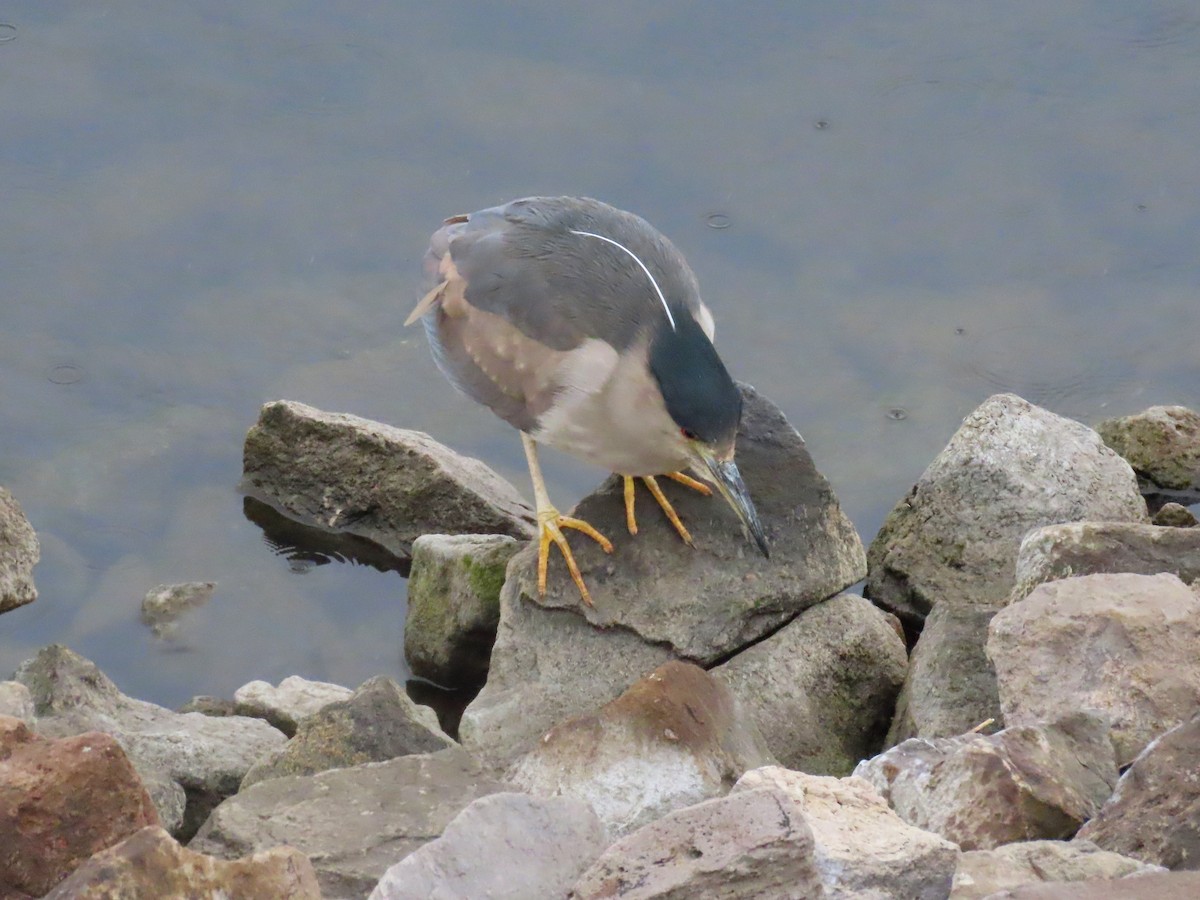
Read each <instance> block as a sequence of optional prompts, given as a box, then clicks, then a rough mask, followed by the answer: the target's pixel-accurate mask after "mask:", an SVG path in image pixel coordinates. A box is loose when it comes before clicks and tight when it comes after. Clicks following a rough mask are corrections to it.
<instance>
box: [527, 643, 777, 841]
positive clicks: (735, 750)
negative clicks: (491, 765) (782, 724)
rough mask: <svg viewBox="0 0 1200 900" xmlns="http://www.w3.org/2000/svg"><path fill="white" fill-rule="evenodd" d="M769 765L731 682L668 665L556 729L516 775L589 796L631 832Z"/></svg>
mask: <svg viewBox="0 0 1200 900" xmlns="http://www.w3.org/2000/svg"><path fill="white" fill-rule="evenodd" d="M772 762H774V760H773V759H772V757H771V754H770V752H769V751H768V750H767V748H766V745H765V744H764V742H763V739H762V736H761V735H760V734H759V733H758V729H757V728H756V727H755V725H754V722H753V720H752V719H750V717H749V716H748V715H746V713H745V712H744V711H743V710H741V708H740V707H739V704H738V702H737V700H736V699H735V698H734V697H733V694H732V693H731V692H730V691H729V688H727V687H726V686H725V685H724V684H722V683H720V682H718V681H717V680H716V679H714V678H712V677H711V676H709V675H708V673H707V672H705V671H704V670H703V669H701V668H699V667H698V666H694V665H692V664H690V663H683V662H669V663H667V664H665V665H663V666H661V667H659V668H658V669H655V670H654V672H652V673H651V674H650V675H648V676H646V677H645V678H643V679H642V680H641V681H639V682H637V683H636V684H634V685H632V686H631V687H630V688H629V690H627V691H626V692H625V693H624V694H622V695H621V696H620V697H618V698H617V699H616V700H613V701H612V702H611V703H608V704H606V705H605V706H604V707H602V708H601V709H599V710H597V711H596V712H595V713H594V714H592V715H589V716H583V717H580V718H578V719H573V720H571V721H569V722H564V723H563V724H561V725H557V726H555V727H554V728H553V729H551V730H550V731H549V732H547V734H546V735H545V736H544V737H543V738H542V739H541V741H540V742H539V743H538V745H537V746H536V747H535V748H534V749H533V750H531V751H530V752H529V753H528V754H526V755H525V756H524V757H522V758H521V759H520V760H518V761H517V763H516V764H515V765H514V766H513V768H512V770H511V772H510V773H509V778H510V780H511V781H512V782H513V783H514V784H516V785H518V786H520V787H521V788H523V789H524V790H527V791H529V792H530V793H533V794H536V795H539V796H559V795H561V796H567V797H575V798H577V799H579V800H583V801H585V802H586V803H588V804H589V805H590V806H591V808H592V809H593V810H594V811H595V813H596V815H598V816H599V817H600V820H601V821H602V822H604V824H605V826H606V827H607V828H608V830H609V831H610V833H613V834H626V833H628V832H630V831H632V830H634V829H636V828H639V827H640V826H642V825H644V824H646V823H647V822H649V821H652V820H654V819H657V818H659V817H661V816H663V815H665V814H666V813H668V812H670V811H671V810H673V809H678V808H680V807H682V806H687V805H688V804H689V803H695V802H697V801H700V800H705V799H707V798H709V797H714V796H717V795H719V794H723V793H724V792H725V791H726V790H728V789H729V786H730V785H731V784H733V782H734V781H735V780H736V779H737V778H738V776H740V775H741V774H742V773H743V772H744V771H746V770H747V769H753V768H757V767H759V766H762V765H767V764H769V763H772Z"/></svg>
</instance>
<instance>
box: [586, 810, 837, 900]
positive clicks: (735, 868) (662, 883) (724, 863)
mask: <svg viewBox="0 0 1200 900" xmlns="http://www.w3.org/2000/svg"><path fill="white" fill-rule="evenodd" d="M814 857H815V849H814V845H813V834H812V830H811V829H810V828H809V826H808V823H807V822H806V821H805V818H804V811H803V809H802V808H801V806H800V804H798V803H797V802H796V801H795V800H794V799H793V798H792V797H791V796H790V795H789V794H788V793H787V792H786V791H784V790H781V789H780V788H778V787H764V788H759V789H757V790H745V791H739V792H738V793H736V794H730V795H729V796H727V797H720V798H717V799H714V800H706V801H705V802H703V803H697V804H696V805H695V806H689V807H686V808H685V809H680V810H677V811H675V812H673V813H671V814H669V815H667V816H665V817H663V818H661V819H659V820H658V821H656V822H651V823H650V824H649V825H646V826H645V827H643V828H641V829H639V830H638V831H635V832H634V833H633V834H631V835H628V836H626V837H624V838H622V839H621V840H619V841H617V842H616V843H615V844H613V845H612V846H611V847H609V848H608V849H607V850H605V851H604V853H603V854H602V855H601V856H600V858H599V859H598V860H596V862H595V863H594V864H593V865H592V866H591V868H589V869H588V870H587V871H586V872H584V874H583V876H582V877H581V878H580V879H579V881H578V882H576V884H575V887H574V888H573V889H572V890H571V893H570V898H571V900H601V898H603V900H610V898H611V900H649V898H662V900H668V898H669V900H686V898H692V897H696V898H700V897H720V898H722V900H740V898H745V900H757V898H764V897H770V898H772V900H784V898H794V900H819V898H824V897H825V890H824V887H823V885H822V881H821V876H820V874H819V872H818V871H817V861H816V859H815V858H814Z"/></svg>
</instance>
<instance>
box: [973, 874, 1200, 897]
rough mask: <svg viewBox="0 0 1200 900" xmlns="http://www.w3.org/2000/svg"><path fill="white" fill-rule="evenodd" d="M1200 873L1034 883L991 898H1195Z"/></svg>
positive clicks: (1199, 883) (1197, 891)
mask: <svg viewBox="0 0 1200 900" xmlns="http://www.w3.org/2000/svg"><path fill="white" fill-rule="evenodd" d="M1196 897H1200V872H1165V873H1162V874H1159V873H1152V874H1150V875H1138V876H1137V877H1136V878H1121V879H1118V880H1116V881H1110V880H1108V879H1101V880H1098V881H1077V882H1074V883H1069V884H1060V883H1055V884H1035V885H1026V886H1025V887H1019V888H1015V889H1013V890H1011V891H1000V892H998V893H995V894H992V896H991V897H989V898H988V900H1195V898H1196Z"/></svg>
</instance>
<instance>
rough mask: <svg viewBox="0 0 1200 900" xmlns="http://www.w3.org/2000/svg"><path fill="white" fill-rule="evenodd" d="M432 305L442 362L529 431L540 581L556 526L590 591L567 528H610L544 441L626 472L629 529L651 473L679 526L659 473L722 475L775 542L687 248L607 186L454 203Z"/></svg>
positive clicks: (438, 249)
mask: <svg viewBox="0 0 1200 900" xmlns="http://www.w3.org/2000/svg"><path fill="white" fill-rule="evenodd" d="M425 267H426V274H427V275H428V277H429V278H430V280H431V281H432V282H433V287H432V289H431V290H430V291H429V293H427V294H426V295H425V296H424V297H423V298H422V300H421V302H420V303H418V304H417V307H416V309H414V310H413V311H412V314H411V315H410V316H409V317H408V321H407V322H406V323H405V324H406V325H407V324H410V323H412V322H415V321H416V320H417V319H423V320H424V324H425V332H426V334H427V335H428V337H429V343H430V346H431V347H432V349H433V355H434V359H435V360H436V361H437V364H438V368H440V369H441V370H442V373H443V374H444V375H445V376H446V377H447V378H448V379H449V380H450V381H451V383H452V384H454V386H455V387H457V388H458V389H459V390H460V391H462V392H463V393H464V394H466V395H467V396H468V397H470V398H471V399H472V400H475V401H476V402H478V403H482V404H483V405H484V406H486V407H487V408H488V409H490V410H491V411H492V412H494V413H495V414H496V415H498V416H499V417H500V418H502V419H504V421H506V422H508V423H509V424H510V425H512V426H513V427H514V428H516V429H517V430H518V431H520V432H521V440H522V442H523V443H524V445H525V456H526V458H527V459H528V461H529V475H530V478H531V479H532V480H533V494H534V499H535V501H536V504H537V520H538V528H539V544H538V590H539V592H540V593H543V594H544V593H545V590H546V569H547V565H548V560H549V554H550V542H551V541H553V542H554V543H556V544H557V545H558V547H559V549H560V550H561V551H562V554H563V557H564V558H565V559H566V563H567V568H568V569H569V570H570V573H571V577H572V579H574V581H575V584H576V586H577V587H578V588H579V592H580V593H581V594H582V595H583V599H584V601H585V602H586V603H588V604H589V605H591V602H592V600H591V596H590V595H589V593H588V589H587V586H586V585H585V584H584V582H583V577H582V576H581V575H580V573H579V567H578V566H577V565H576V564H575V559H574V557H573V556H572V554H571V548H570V547H569V546H568V544H567V541H566V539H565V538H564V537H563V533H562V529H563V528H572V529H575V530H577V531H582V532H583V533H584V534H586V535H588V537H590V538H592V539H593V540H595V541H596V542H597V543H598V544H600V546H601V547H602V548H604V551H605V552H606V553H611V552H612V544H611V543H610V542H609V541H608V539H607V538H605V537H604V536H603V535H602V534H600V533H599V532H598V531H596V529H595V528H593V527H592V526H591V525H589V524H588V523H587V522H584V521H582V520H580V519H573V518H570V517H568V516H564V515H561V514H560V513H559V511H558V510H557V509H555V508H554V506H553V505H552V504H551V503H550V498H549V497H548V496H547V494H546V485H545V482H544V481H543V480H542V473H541V468H540V466H539V465H538V458H537V445H538V444H539V443H543V444H549V445H550V446H552V447H557V448H559V449H560V450H564V451H566V452H567V453H570V454H572V455H574V456H577V457H579V458H581V459H584V460H587V461H588V462H591V463H595V464H596V465H598V466H602V467H603V468H605V469H608V470H609V471H612V472H616V473H618V474H619V475H622V476H623V477H624V479H625V481H624V487H625V515H626V522H627V524H628V528H629V531H630V533H631V534H636V533H637V521H636V519H635V517H634V478H641V479H642V480H643V481H644V482H645V483H646V486H647V487H648V488H649V489H650V493H651V494H652V495H653V496H654V498H655V500H657V501H658V504H659V505H660V506H661V507H662V509H663V512H664V513H666V515H667V518H668V519H669V520H670V521H671V524H672V525H674V527H675V529H676V531H678V532H679V535H680V537H682V538H683V539H684V541H686V542H687V543H688V544H691V543H692V538H691V535H690V534H688V530H687V528H685V527H684V525H683V523H682V522H681V521H680V520H679V517H678V516H677V515H676V514H675V510H674V509H673V508H672V507H671V504H670V503H669V502H668V501H667V498H666V497H665V496H664V495H663V492H662V490H661V489H660V487H659V485H658V483H657V482H656V481H655V476H657V475H665V476H667V477H670V478H673V479H675V480H677V481H681V482H683V483H684V484H686V485H688V486H690V487H692V488H694V489H696V490H699V491H701V492H703V493H706V494H707V493H710V491H709V489H708V487H707V486H706V485H705V484H703V483H701V482H698V481H696V480H694V479H692V478H689V477H688V476H687V475H685V474H683V471H682V470H684V469H691V470H693V471H694V472H695V473H696V474H698V475H700V476H701V477H702V478H707V479H709V480H711V481H712V482H713V483H714V484H715V485H716V486H717V489H718V490H719V491H720V492H721V495H722V496H723V497H724V498H725V500H726V501H727V502H728V503H729V505H730V506H732V507H733V509H734V510H735V511H736V512H737V515H738V518H740V519H741V522H742V525H743V526H744V528H745V529H746V530H748V531H749V533H750V534H751V535H753V537H754V540H755V542H756V543H757V544H758V547H759V549H760V550H762V553H763V555H764V556H766V555H767V553H768V550H767V541H766V538H765V536H764V535H763V530H762V525H761V524H760V523H759V520H758V514H757V513H756V512H755V510H754V504H753V502H752V501H751V500H750V495H749V493H748V492H747V491H746V485H745V484H744V483H743V481H742V477H741V475H740V474H739V473H738V469H737V466H736V465H735V464H734V461H733V454H734V440H735V438H736V436H737V430H738V424H739V422H740V420H741V414H742V399H741V394H740V393H739V392H738V389H737V387H736V386H735V385H734V383H733V379H732V378H730V377H729V373H728V372H727V371H726V370H725V366H724V364H722V362H721V358H720V357H719V356H718V355H717V351H716V349H715V348H714V347H713V343H712V336H713V317H712V314H711V313H710V312H709V311H708V308H707V307H705V305H704V304H703V303H702V302H701V300H700V290H699V286H698V284H697V282H696V276H695V275H694V274H692V270H691V269H690V268H689V267H688V264H687V262H686V261H685V260H684V258H683V256H682V254H680V252H679V251H678V250H676V249H675V247H674V246H673V245H672V244H671V242H670V241H668V240H667V239H666V238H665V237H663V235H661V234H659V233H658V232H657V231H656V230H655V229H654V228H652V227H651V226H650V225H649V224H648V223H647V222H646V221H644V220H643V219H641V218H639V217H638V216H635V215H633V214H632V213H628V212H623V211H622V210H619V209H615V208H614V207H611V206H609V205H607V204H605V203H600V202H599V201H597V200H587V199H581V198H575V197H531V198H528V199H525V200H514V201H513V202H511V203H508V204H506V205H504V206H496V207H493V208H491V209H485V210H481V211H479V212H474V213H470V214H468V215H461V216H453V217H451V218H449V219H447V220H446V221H445V223H444V224H443V225H442V227H441V228H440V229H438V231H437V232H436V233H435V234H434V235H433V238H432V239H431V241H430V245H429V252H428V253H427V254H426V257H425Z"/></svg>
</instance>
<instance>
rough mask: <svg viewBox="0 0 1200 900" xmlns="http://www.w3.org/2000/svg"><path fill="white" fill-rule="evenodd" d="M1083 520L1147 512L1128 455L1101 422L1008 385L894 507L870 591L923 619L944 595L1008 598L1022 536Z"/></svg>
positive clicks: (1137, 518) (960, 600)
mask: <svg viewBox="0 0 1200 900" xmlns="http://www.w3.org/2000/svg"><path fill="white" fill-rule="evenodd" d="M1084 519H1093V520H1097V521H1109V520H1112V521H1125V522H1145V521H1146V520H1147V515H1146V504H1145V501H1144V500H1143V499H1142V497H1141V495H1140V494H1139V493H1138V489H1137V479H1136V478H1135V477H1134V474H1133V470H1132V469H1130V468H1129V464H1128V463H1126V462H1125V461H1124V460H1123V459H1121V458H1120V457H1119V456H1117V455H1116V454H1115V453H1114V452H1113V451H1112V450H1110V449H1109V448H1107V447H1105V446H1104V444H1103V442H1102V441H1101V440H1100V437H1099V435H1097V434H1096V432H1094V431H1092V430H1091V429H1090V428H1088V427H1086V426H1084V425H1081V424H1079V423H1078V422H1073V421H1071V420H1070V419H1064V418H1062V417H1061V416H1056V415H1054V414H1053V413H1050V412H1047V411H1046V410H1044V409H1040V408H1039V407H1036V406H1033V405H1031V404H1029V403H1027V402H1026V401H1024V400H1022V399H1021V398H1020V397H1016V396H1014V395H1012V394H997V395H996V396H994V397H991V398H989V399H988V400H986V401H984V403H983V404H982V405H981V406H980V407H979V408H978V409H976V410H975V411H974V412H973V413H971V415H969V416H968V417H967V418H966V419H965V420H964V421H963V424H962V427H960V428H959V429H958V431H957V432H955V434H954V436H953V437H952V438H951V439H950V443H949V444H947V445H946V448H945V449H944V450H943V451H942V452H941V453H940V454H938V456H937V458H936V459H935V460H934V461H933V462H932V463H931V464H930V465H929V468H927V469H926V470H925V472H924V474H922V475H921V477H920V479H918V481H917V483H916V484H915V485H914V486H913V489H912V490H911V491H910V492H909V494H908V495H907V496H906V497H905V498H904V499H903V500H901V501H900V503H899V504H897V506H896V507H895V509H893V510H892V511H891V513H889V514H888V517H887V519H886V521H885V522H884V524H883V528H882V529H881V530H880V532H879V534H878V536H877V537H876V538H875V540H874V541H873V542H872V544H871V547H870V550H869V552H868V563H869V566H870V576H869V580H868V584H867V587H868V596H869V597H870V599H872V600H873V601H875V602H876V603H878V604H879V605H881V606H883V607H884V608H885V609H888V610H891V611H892V612H894V613H896V615H898V616H900V618H901V619H903V620H904V621H905V623H906V626H907V627H910V628H913V629H916V628H918V627H919V625H920V623H921V622H922V621H923V620H924V618H925V616H926V615H927V614H928V613H929V611H930V609H932V608H933V607H934V606H935V605H937V604H938V603H951V604H953V605H955V606H959V607H966V606H974V607H984V608H988V607H990V608H997V607H999V606H1002V605H1003V604H1004V602H1005V601H1006V599H1007V597H1008V593H1009V591H1010V590H1011V588H1012V586H1013V576H1014V567H1015V564H1016V559H1017V548H1018V546H1019V545H1020V542H1021V538H1023V537H1024V536H1025V534H1026V533H1027V532H1028V531H1029V530H1030V529H1032V528H1038V527H1040V526H1042V525H1051V524H1054V523H1056V522H1075V521H1080V520H1084Z"/></svg>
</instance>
